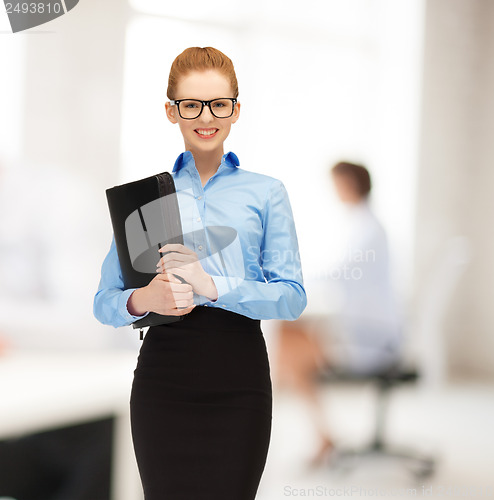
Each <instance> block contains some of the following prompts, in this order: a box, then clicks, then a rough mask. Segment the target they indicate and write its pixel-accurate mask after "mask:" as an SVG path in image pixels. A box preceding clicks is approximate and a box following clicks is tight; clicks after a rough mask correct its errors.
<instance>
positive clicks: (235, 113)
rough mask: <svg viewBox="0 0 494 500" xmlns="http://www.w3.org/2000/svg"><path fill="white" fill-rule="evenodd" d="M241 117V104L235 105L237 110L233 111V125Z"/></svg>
mask: <svg viewBox="0 0 494 500" xmlns="http://www.w3.org/2000/svg"><path fill="white" fill-rule="evenodd" d="M239 116H240V103H239V102H237V103H236V104H235V108H234V109H233V115H232V123H235V122H236V121H237V120H238V117H239Z"/></svg>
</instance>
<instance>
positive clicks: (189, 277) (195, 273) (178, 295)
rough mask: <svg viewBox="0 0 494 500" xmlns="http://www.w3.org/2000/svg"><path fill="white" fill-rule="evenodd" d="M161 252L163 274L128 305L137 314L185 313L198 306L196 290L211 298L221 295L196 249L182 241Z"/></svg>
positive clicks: (159, 269)
mask: <svg viewBox="0 0 494 500" xmlns="http://www.w3.org/2000/svg"><path fill="white" fill-rule="evenodd" d="M159 251H160V252H162V253H165V255H163V257H161V259H160V260H159V261H158V263H157V264H156V272H157V273H159V274H157V275H156V276H155V277H154V278H153V279H152V280H151V281H150V283H149V285H147V286H145V287H143V288H139V289H137V290H135V291H134V293H133V294H132V295H131V296H130V298H129V302H128V303H127V307H128V310H129V312H130V313H131V314H134V315H136V316H137V315H142V314H144V313H145V312H147V311H151V312H155V313H158V314H164V315H170V316H182V315H184V314H187V313H189V312H190V311H192V309H193V308H194V307H195V305H194V300H193V299H194V292H195V293H197V294H198V295H203V296H205V297H207V298H208V299H210V300H216V299H217V298H218V292H217V290H216V285H215V284H214V281H213V279H212V278H211V276H210V275H209V274H208V273H206V271H204V269H203V268H202V265H201V263H200V262H199V259H198V257H197V254H196V253H195V252H194V251H192V250H190V249H189V248H187V247H186V246H184V245H181V244H179V243H168V244H167V245H164V246H163V247H161V248H160V249H159ZM178 277H181V278H183V280H185V283H183V282H182V281H181V280H180V279H178Z"/></svg>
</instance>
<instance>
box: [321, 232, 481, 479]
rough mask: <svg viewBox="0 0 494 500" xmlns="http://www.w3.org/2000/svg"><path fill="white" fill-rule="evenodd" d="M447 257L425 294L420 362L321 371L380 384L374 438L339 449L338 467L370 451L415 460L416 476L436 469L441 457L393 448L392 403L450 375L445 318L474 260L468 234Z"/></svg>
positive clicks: (452, 243)
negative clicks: (404, 392) (401, 392)
mask: <svg viewBox="0 0 494 500" xmlns="http://www.w3.org/2000/svg"><path fill="white" fill-rule="evenodd" d="M440 255H441V259H440V261H439V262H438V264H437V265H436V266H435V267H434V271H433V273H431V275H430V276H429V280H428V283H427V285H426V286H425V288H424V291H423V293H422V294H421V301H420V303H419V307H418V315H417V321H416V325H415V328H414V329H415V330H416V332H417V335H418V336H419V339H420V342H419V346H420V349H419V351H420V352H419V354H420V356H418V359H419V360H420V361H418V362H415V363H412V364H410V362H408V363H407V362H405V361H400V362H397V363H396V364H395V365H393V366H391V367H389V368H387V369H384V370H383V371H382V372H378V373H376V374H373V375H358V374H352V373H349V372H344V371H341V370H340V371H337V370H335V369H329V370H328V371H327V372H325V373H323V374H322V375H321V379H322V381H324V382H368V381H372V382H373V383H374V384H375V386H376V388H377V403H376V411H375V428H374V434H373V437H372V440H371V442H370V443H369V444H368V445H367V446H365V447H364V448H361V449H339V450H337V451H336V457H335V460H334V461H333V465H334V466H335V467H342V466H344V465H345V463H346V464H348V459H351V460H350V461H351V462H355V459H357V458H363V457H365V456H374V457H375V456H384V457H389V458H396V459H400V460H402V461H404V462H406V463H408V464H409V465H410V468H411V471H412V472H413V474H414V476H415V478H416V479H424V478H426V477H428V476H430V475H432V474H433V473H434V470H435V465H436V460H435V458H433V457H432V456H427V455H424V454H422V453H420V452H419V451H416V450H412V449H403V448H397V447H393V446H392V445H390V444H388V443H386V440H385V430H386V423H387V418H388V406H389V400H390V397H391V391H392V389H393V388H395V387H398V386H401V385H403V384H406V383H417V382H419V381H420V383H421V384H422V386H423V387H426V388H436V389H437V388H438V387H440V386H441V384H442V383H443V381H444V379H445V366H446V363H445V352H444V332H443V328H442V323H443V320H444V316H445V313H446V311H447V307H448V305H449V304H450V300H451V298H452V296H453V293H454V291H455V290H456V287H457V284H458V282H459V280H460V278H461V276H462V274H463V273H464V271H465V269H466V267H467V265H468V263H469V262H470V260H471V248H470V244H469V242H468V240H467V239H466V238H464V237H455V238H451V239H449V240H447V241H446V242H445V245H444V249H443V251H442V252H440Z"/></svg>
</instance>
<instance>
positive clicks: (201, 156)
mask: <svg viewBox="0 0 494 500" xmlns="http://www.w3.org/2000/svg"><path fill="white" fill-rule="evenodd" d="M190 152H191V153H192V156H193V157H194V163H195V165H196V169H197V171H198V172H199V176H200V177H201V182H202V185H203V186H204V184H206V182H207V181H208V179H209V178H210V177H212V176H213V175H214V174H215V173H216V171H217V170H218V167H219V166H220V163H221V158H222V156H223V148H222V149H221V150H215V151H207V152H203V151H201V152H197V151H194V150H190Z"/></svg>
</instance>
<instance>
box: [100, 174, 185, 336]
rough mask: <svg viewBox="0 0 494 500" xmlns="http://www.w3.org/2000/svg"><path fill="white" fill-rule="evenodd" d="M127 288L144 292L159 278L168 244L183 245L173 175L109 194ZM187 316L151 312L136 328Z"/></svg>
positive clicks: (127, 186) (130, 185)
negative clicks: (154, 279)
mask: <svg viewBox="0 0 494 500" xmlns="http://www.w3.org/2000/svg"><path fill="white" fill-rule="evenodd" d="M106 198H107V201H108V208H109V210H110V217H111V222H112V226H113V234H114V237H115V244H116V247H117V253H118V259H119V261H120V267H121V269H122V278H123V281H124V286H125V288H126V289H128V288H141V287H143V286H146V285H147V284H149V282H150V281H151V280H152V279H153V278H154V277H155V276H156V264H157V263H158V261H159V259H160V258H161V257H162V255H163V254H161V253H160V252H159V248H161V247H162V246H163V245H165V244H167V243H180V244H182V245H183V243H184V239H183V234H182V224H181V221H180V212H179V206H178V200H177V195H176V192H175V184H174V182H173V177H172V175H171V174H170V173H169V172H163V173H161V174H157V175H153V176H151V177H147V178H145V179H141V180H138V181H134V182H129V183H127V184H122V185H120V186H115V187H113V188H110V189H107V190H106ZM182 318H183V316H164V315H161V314H156V313H153V312H150V313H149V314H148V315H147V316H145V317H144V318H141V319H140V320H137V321H135V322H134V323H132V326H133V327H134V328H143V327H147V326H153V325H161V324H165V323H172V322H174V321H178V320H180V319H182Z"/></svg>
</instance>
